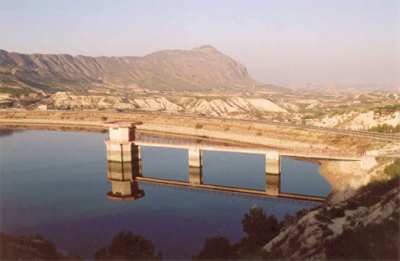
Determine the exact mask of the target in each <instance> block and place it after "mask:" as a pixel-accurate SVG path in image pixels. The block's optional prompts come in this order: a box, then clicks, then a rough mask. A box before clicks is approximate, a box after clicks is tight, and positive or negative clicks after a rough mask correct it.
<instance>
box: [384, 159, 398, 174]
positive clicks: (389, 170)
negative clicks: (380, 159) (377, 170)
mask: <svg viewBox="0 0 400 261" xmlns="http://www.w3.org/2000/svg"><path fill="white" fill-rule="evenodd" d="M384 171H385V173H386V174H387V175H389V176H391V177H396V176H399V175H400V158H397V159H395V161H394V162H393V163H392V164H390V165H388V166H387V167H386V168H385V170H384Z"/></svg>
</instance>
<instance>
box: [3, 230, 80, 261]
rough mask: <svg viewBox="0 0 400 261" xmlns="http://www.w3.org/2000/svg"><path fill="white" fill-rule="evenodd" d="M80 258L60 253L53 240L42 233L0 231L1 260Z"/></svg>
mask: <svg viewBox="0 0 400 261" xmlns="http://www.w3.org/2000/svg"><path fill="white" fill-rule="evenodd" d="M67 259H70V260H80V258H79V257H78V256H76V255H73V254H60V253H58V252H57V248H56V246H55V244H54V243H53V242H50V241H47V240H44V238H43V236H42V235H36V236H29V237H26V236H19V237H14V236H11V235H6V234H4V233H0V260H67Z"/></svg>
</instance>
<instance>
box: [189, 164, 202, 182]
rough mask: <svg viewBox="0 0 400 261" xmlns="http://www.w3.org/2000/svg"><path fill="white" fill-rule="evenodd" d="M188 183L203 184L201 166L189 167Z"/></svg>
mask: <svg viewBox="0 0 400 261" xmlns="http://www.w3.org/2000/svg"><path fill="white" fill-rule="evenodd" d="M189 184H190V185H193V186H199V185H201V184H203V168H196V167H189Z"/></svg>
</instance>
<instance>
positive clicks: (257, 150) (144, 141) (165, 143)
mask: <svg viewBox="0 0 400 261" xmlns="http://www.w3.org/2000/svg"><path fill="white" fill-rule="evenodd" d="M133 143H134V144H135V145H138V146H150V147H166V148H180V149H189V148H197V149H200V150H205V151H207V150H208V151H224V152H240V153H252V154H265V153H266V152H267V151H276V152H278V153H279V156H289V157H304V158H314V159H330V160H349V161H359V160H361V159H362V156H363V155H364V151H350V150H329V149H316V148H315V149H310V150H300V149H299V148H293V149H292V150H289V149H276V148H268V147H263V146H257V147H248V146H240V145H234V146H232V145H225V144H224V143H218V142H207V143H203V142H201V143H197V142H192V141H183V140H175V139H165V138H155V137H145V136H137V138H136V140H135V141H134V142H133ZM296 149H297V150H296Z"/></svg>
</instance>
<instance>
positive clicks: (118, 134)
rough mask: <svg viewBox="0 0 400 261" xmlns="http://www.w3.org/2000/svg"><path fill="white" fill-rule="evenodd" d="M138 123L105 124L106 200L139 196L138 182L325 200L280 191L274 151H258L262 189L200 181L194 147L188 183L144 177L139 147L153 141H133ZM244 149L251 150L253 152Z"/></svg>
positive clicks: (200, 169) (197, 150)
mask: <svg viewBox="0 0 400 261" xmlns="http://www.w3.org/2000/svg"><path fill="white" fill-rule="evenodd" d="M140 124H141V122H112V123H107V124H105V126H107V127H109V128H110V138H109V139H106V141H105V143H106V145H107V160H108V176H107V179H108V180H109V181H111V183H112V191H111V192H109V193H107V197H108V198H109V199H114V200H134V199H138V198H141V197H143V196H144V191H143V190H140V189H139V183H140V182H144V183H153V184H155V183H157V184H163V185H171V186H175V187H176V186H179V187H182V188H185V187H186V188H187V187H196V188H199V189H205V190H212V191H220V192H229V193H238V194H247V195H254V196H266V197H278V198H286V199H297V200H309V201H316V202H322V201H324V200H325V198H323V197H313V196H305V195H295V194H288V193H281V191H280V186H281V161H280V156H281V155H280V154H279V153H278V152H277V151H262V152H261V153H262V154H264V155H265V190H264V191H260V190H251V189H242V188H234V187H224V186H215V185H206V184H203V152H202V149H200V148H198V147H195V146H186V147H185V148H187V149H188V158H189V162H188V163H189V182H181V181H173V180H166V179H155V178H146V177H143V176H142V171H141V150H140V146H151V145H152V144H143V142H137V141H135V130H136V127H135V126H136V125H140ZM166 146H167V147H168V144H167V145H165V144H164V146H163V147H166ZM175 147H176V146H175ZM241 149H243V148H241ZM218 150H221V149H218ZM241 152H242V151H241ZM247 152H248V153H252V152H253V153H254V151H247ZM257 153H260V151H257Z"/></svg>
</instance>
